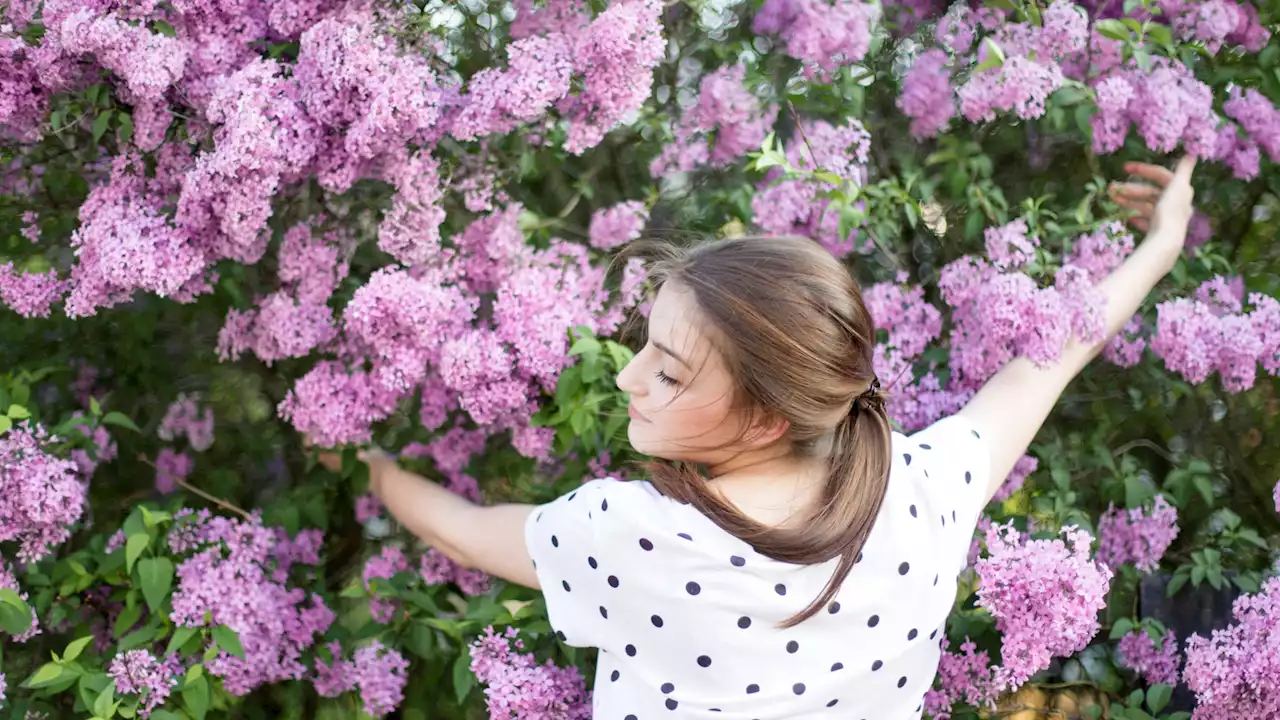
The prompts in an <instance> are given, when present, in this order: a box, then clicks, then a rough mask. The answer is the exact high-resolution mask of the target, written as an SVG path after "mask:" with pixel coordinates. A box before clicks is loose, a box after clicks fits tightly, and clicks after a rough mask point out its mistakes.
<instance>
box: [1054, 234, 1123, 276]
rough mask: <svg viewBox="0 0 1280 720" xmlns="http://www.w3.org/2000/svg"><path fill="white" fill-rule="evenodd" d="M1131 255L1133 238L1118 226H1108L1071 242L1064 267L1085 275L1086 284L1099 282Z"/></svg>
mask: <svg viewBox="0 0 1280 720" xmlns="http://www.w3.org/2000/svg"><path fill="white" fill-rule="evenodd" d="M1132 252H1133V235H1131V234H1129V233H1128V232H1126V231H1125V229H1124V226H1123V225H1121V224H1120V223H1118V222H1114V221H1113V222H1109V223H1107V224H1105V225H1103V226H1101V227H1099V228H1098V229H1097V230H1095V231H1093V232H1091V233H1085V234H1083V235H1081V236H1079V237H1077V238H1076V239H1075V241H1074V242H1072V244H1071V249H1070V250H1069V251H1068V252H1067V255H1066V257H1065V258H1064V264H1066V265H1072V266H1074V267H1078V268H1081V269H1083V270H1085V271H1086V272H1088V274H1089V281H1090V282H1092V283H1095V284H1096V283H1099V282H1102V280H1103V279H1105V278H1106V277H1107V276H1108V275H1110V274H1111V271H1113V270H1115V269H1116V268H1118V267H1120V263H1121V262H1123V261H1124V259H1125V258H1127V257H1129V254H1130V253H1132Z"/></svg>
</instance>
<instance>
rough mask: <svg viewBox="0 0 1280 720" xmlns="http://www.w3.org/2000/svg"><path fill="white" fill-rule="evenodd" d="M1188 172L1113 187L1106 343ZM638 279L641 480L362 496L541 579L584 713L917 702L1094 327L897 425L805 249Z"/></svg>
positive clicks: (1174, 215) (1149, 267)
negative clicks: (588, 653)
mask: <svg viewBox="0 0 1280 720" xmlns="http://www.w3.org/2000/svg"><path fill="white" fill-rule="evenodd" d="M1194 164H1195V163H1194V160H1192V159H1185V158H1184V159H1183V160H1182V161H1181V162H1180V163H1179V164H1178V167H1177V170H1176V171H1175V172H1170V171H1169V170H1166V169H1164V168H1161V167H1157V166H1152V165H1143V164H1131V165H1130V166H1128V168H1127V169H1128V170H1129V171H1130V172H1132V173H1134V174H1136V175H1138V176H1141V177H1143V178H1146V179H1147V180H1150V181H1152V182H1154V183H1155V184H1154V185H1152V184H1145V183H1141V184H1140V183H1124V184H1120V185H1116V186H1113V196H1114V197H1115V198H1116V200H1117V201H1118V202H1119V203H1120V204H1121V205H1122V206H1125V207H1128V208H1130V209H1132V210H1133V211H1135V213H1136V216H1135V219H1134V224H1135V225H1136V226H1137V227H1138V228H1139V229H1141V230H1145V231H1148V232H1147V236H1146V239H1145V240H1144V242H1142V244H1141V245H1140V246H1139V247H1138V248H1137V249H1136V250H1135V251H1134V252H1133V254H1132V255H1131V256H1130V257H1129V258H1128V259H1127V260H1126V261H1125V262H1124V264H1123V265H1121V266H1120V267H1119V268H1118V269H1117V270H1116V271H1115V272H1113V273H1112V274H1111V275H1110V276H1109V277H1108V278H1106V279H1105V280H1104V281H1103V282H1102V283H1101V284H1100V286H1099V290H1100V291H1101V292H1102V293H1104V294H1105V295H1106V297H1107V306H1106V324H1107V329H1108V335H1110V334H1114V333H1115V332H1117V331H1118V330H1119V329H1120V328H1121V326H1123V325H1124V323H1125V322H1126V321H1127V320H1128V319H1129V318H1130V317H1131V316H1132V315H1133V314H1134V312H1135V311H1136V310H1137V309H1138V306H1139V304H1140V303H1141V301H1142V300H1143V298H1144V297H1145V296H1146V295H1147V293H1148V291H1149V290H1150V289H1151V288H1152V287H1153V286H1154V285H1155V283H1156V282H1157V281H1158V280H1159V279H1160V278H1161V277H1162V276H1164V275H1165V274H1166V273H1167V272H1168V271H1169V270H1170V269H1172V267H1173V265H1174V262H1175V261H1176V260H1177V258H1178V255H1179V253H1181V252H1182V248H1183V243H1184V241H1185V238H1186V231H1187V225H1188V222H1189V221H1190V218H1191V213H1192V208H1191V197H1192V190H1191V185H1190V179H1191V173H1192V169H1193V167H1194ZM651 278H653V280H654V281H655V284H656V285H658V287H659V288H660V289H659V291H658V293H657V296H656V298H655V300H654V304H653V307H652V310H651V312H650V315H649V318H648V340H647V343H646V344H645V346H644V348H643V349H642V350H640V352H639V353H638V354H637V355H636V357H635V359H634V360H633V361H632V362H631V363H630V364H629V365H628V366H627V367H626V368H625V369H624V370H623V371H622V373H621V374H620V375H619V376H618V387H619V388H621V389H622V390H623V391H625V392H627V393H629V394H630V398H631V404H630V416H631V422H630V425H629V427H628V435H629V437H630V440H631V443H632V445H633V446H634V447H635V449H636V450H637V451H639V452H642V453H645V454H647V455H650V456H652V457H654V458H658V459H660V460H661V461H665V462H655V464H654V466H653V468H652V479H651V481H649V482H639V481H636V482H620V481H617V480H613V479H600V480H595V481H592V482H589V483H586V484H584V485H583V486H582V487H581V488H579V489H578V490H577V491H575V492H573V493H570V494H568V495H566V496H564V497H562V498H559V499H557V500H555V501H553V502H551V503H548V504H546V505H543V506H540V507H535V506H530V505H499V506H494V507H481V506H477V505H474V504H472V503H471V502H469V501H468V500H466V499H464V498H462V497H460V496H458V495H456V494H454V493H452V492H450V491H448V490H445V489H443V488H441V487H439V486H437V485H435V484H433V483H431V482H429V481H427V480H424V479H423V478H421V477H418V476H416V475H413V474H411V473H408V472H406V471H404V470H401V469H400V468H398V467H397V466H396V464H395V462H394V460H393V459H391V458H389V457H387V456H385V455H381V454H378V453H365V454H363V455H362V457H363V458H364V459H365V460H366V461H367V462H368V463H369V466H370V478H371V481H372V486H373V491H374V492H375V493H376V494H377V495H378V496H379V497H380V498H381V499H382V501H383V503H384V504H385V505H386V506H387V507H388V508H389V509H390V511H391V512H392V513H393V514H394V515H395V516H396V518H397V519H399V520H400V522H401V523H403V524H404V525H405V527H407V528H408V529H409V530H411V531H412V532H414V533H415V534H416V535H418V536H419V537H421V538H422V539H423V540H425V541H426V542H427V543H429V544H430V545H431V546H433V547H435V548H438V549H439V550H441V551H443V552H444V553H445V554H447V555H448V556H449V557H451V558H452V559H454V560H455V561H457V562H459V563H461V564H462V565H464V566H467V567H472V568H479V569H482V570H484V571H486V572H488V573H491V574H493V575H497V576H499V577H502V578H505V579H507V580H509V581H511V582H515V583H519V584H521V585H526V586H528V587H532V588H541V589H542V590H543V591H544V593H545V595H546V603H547V610H548V613H549V615H550V620H551V624H552V625H553V627H554V628H555V629H556V631H557V634H558V635H559V637H560V638H561V639H562V640H563V641H564V642H566V643H567V644H569V645H573V646H579V647H588V646H590V647H597V648H599V649H600V657H599V670H598V674H597V676H596V683H595V695H594V710H593V712H594V716H595V717H596V718H607V719H609V720H649V719H650V718H660V717H671V718H710V717H717V718H747V719H751V718H867V719H880V718H915V717H919V715H920V711H921V699H922V697H923V695H924V693H925V692H926V691H927V690H928V689H929V687H930V685H931V683H932V682H933V679H934V675H935V672H936V669H937V666H938V660H939V656H940V650H939V643H940V641H941V638H942V636H943V631H944V624H945V621H946V618H947V615H948V613H949V611H950V609H951V607H952V604H953V601H954V598H955V592H956V576H957V574H958V573H959V572H960V571H961V570H962V569H963V568H964V566H965V560H966V555H967V552H968V549H969V544H970V540H971V537H972V534H973V530H974V527H975V525H976V523H977V520H978V517H979V514H980V513H981V511H982V509H983V507H984V506H985V505H986V504H987V502H988V500H989V499H990V498H991V496H992V494H993V493H994V492H995V491H996V490H997V489H998V488H999V487H1000V485H1001V483H1002V482H1003V480H1004V478H1005V477H1006V476H1007V475H1008V474H1009V472H1010V470H1011V469H1012V468H1013V466H1014V463H1015V462H1016V461H1017V460H1018V458H1020V457H1021V456H1022V455H1023V453H1024V452H1025V451H1026V449H1027V446H1028V445H1029V444H1030V442H1031V440H1032V438H1033V436H1034V435H1035V434H1036V431H1037V430H1038V429H1039V427H1040V426H1041V424H1042V423H1043V422H1044V420H1045V417H1046V416H1047V415H1048V413H1049V411H1050V409H1051V408H1052V407H1053V405H1054V403H1055V402H1056V401H1057V399H1058V397H1059V395H1060V394H1061V393H1062V391H1063V389H1064V388H1065V387H1066V385H1067V383H1068V382H1070V381H1071V379H1072V378H1073V377H1075V375H1076V374H1077V373H1078V372H1079V371H1080V370H1081V369H1082V368H1083V367H1084V366H1085V364H1087V363H1088V362H1089V361H1090V360H1091V359H1092V358H1093V357H1094V355H1096V354H1097V353H1098V352H1099V350H1100V349H1101V348H1102V346H1103V344H1104V343H1103V342H1096V343H1083V342H1079V341H1073V342H1072V343H1070V344H1069V345H1068V346H1067V348H1066V349H1065V350H1064V352H1063V354H1062V357H1061V360H1060V361H1059V362H1058V364H1056V365H1054V366H1052V367H1047V368H1039V367H1036V366H1035V365H1033V364H1032V363H1031V362H1030V361H1028V360H1026V359H1018V360H1015V361H1013V362H1011V363H1009V364H1008V365H1007V366H1006V367H1004V368H1003V369H1002V370H1001V371H1000V372H998V373H997V374H996V375H995V376H994V377H992V378H991V380H990V381H989V382H988V383H987V384H986V385H985V386H984V387H983V388H982V389H981V391H979V392H978V393H977V394H976V395H975V396H974V398H973V399H972V400H971V401H970V402H969V403H968V404H967V405H966V406H965V407H964V408H963V409H962V410H961V411H960V412H959V413H957V414H956V415H954V416H952V417H948V418H945V419H943V420H940V421H939V422H937V423H935V424H934V425H932V426H930V427H928V428H926V429H925V430H922V431H920V432H918V433H916V434H914V435H912V436H910V437H905V436H902V435H900V434H897V433H894V432H892V431H891V429H890V424H889V419H888V417H887V416H886V414H885V409H884V402H883V396H882V394H881V393H882V391H881V387H880V381H879V380H878V379H877V378H876V377H875V374H874V372H873V369H872V348H873V346H874V343H875V326H874V325H873V323H872V318H871V317H870V315H869V314H868V312H867V309H866V307H865V306H864V305H863V302H862V299H861V295H860V293H859V291H858V288H857V286H856V284H855V282H854V281H853V280H852V279H851V278H850V276H849V274H848V272H847V271H846V270H845V269H844V268H843V267H842V266H841V265H840V264H839V262H837V261H836V260H835V259H834V258H832V257H831V256H830V255H829V254H828V253H826V251H824V250H822V249H821V248H820V247H819V246H818V245H816V244H814V243H810V242H807V241H802V240H796V239H772V240H771V239H738V240H724V241H719V242H713V243H709V244H706V245H703V246H699V247H697V248H695V249H693V250H691V251H687V252H684V251H677V250H674V249H670V248H668V249H667V250H666V252H665V255H664V256H663V257H662V258H660V259H659V260H658V262H656V263H655V264H654V265H653V266H652V268H651ZM328 460H329V462H332V461H333V458H332V457H330V458H329V459H328ZM694 466H701V467H703V468H705V469H706V474H705V476H704V475H700V474H698V473H696V472H694V471H693V470H692V469H691V468H692V467H694Z"/></svg>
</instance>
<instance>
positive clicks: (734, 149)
mask: <svg viewBox="0 0 1280 720" xmlns="http://www.w3.org/2000/svg"><path fill="white" fill-rule="evenodd" d="M745 80H746V67H745V66H744V65H741V64H739V65H732V66H727V67H723V68H720V69H719V70H716V71H715V72H712V73H708V74H707V75H706V76H704V77H703V78H702V82H701V84H700V85H699V87H698V99H697V102H696V103H695V104H694V106H693V107H692V108H690V109H689V110H687V111H686V112H685V113H684V115H683V116H682V117H681V118H680V120H679V122H677V123H676V124H675V126H674V127H673V128H672V133H673V134H674V135H675V141H674V142H672V143H671V144H669V145H667V146H666V147H665V148H663V150H662V154H661V155H659V156H658V157H656V158H654V160H653V163H652V164H651V165H650V166H649V172H650V174H652V175H653V176H654V177H655V178H658V177H662V176H664V175H666V174H667V173H671V172H687V171H690V170H696V169H698V168H700V167H703V166H711V167H723V166H725V165H728V164H729V163H731V162H733V161H735V160H737V159H738V158H739V157H742V156H743V155H745V154H746V153H747V152H748V151H751V150H755V149H756V148H759V147H760V145H761V143H763V142H764V139H765V137H766V136H767V135H768V134H769V130H770V129H771V128H772V127H773V124H774V121H775V120H776V119H777V114H778V111H777V108H772V107H770V108H765V107H764V106H763V105H762V104H761V103H760V101H759V100H758V99H757V98H756V97H755V96H754V95H752V94H751V93H750V92H749V91H748V90H747V89H746V88H745V87H744V86H743V84H744V82H745ZM593 244H594V243H593Z"/></svg>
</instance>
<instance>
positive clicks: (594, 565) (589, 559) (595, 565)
mask: <svg viewBox="0 0 1280 720" xmlns="http://www.w3.org/2000/svg"><path fill="white" fill-rule="evenodd" d="M587 564H588V565H590V566H591V569H592V570H595V569H596V568H598V567H600V563H598V562H596V559H595V558H593V557H590V556H588V557H587Z"/></svg>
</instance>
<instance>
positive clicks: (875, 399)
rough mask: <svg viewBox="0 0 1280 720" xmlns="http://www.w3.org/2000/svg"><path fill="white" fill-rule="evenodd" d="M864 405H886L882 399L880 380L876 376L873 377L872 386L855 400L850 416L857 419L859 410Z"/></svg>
mask: <svg viewBox="0 0 1280 720" xmlns="http://www.w3.org/2000/svg"><path fill="white" fill-rule="evenodd" d="M863 403H876V404H884V401H883V400H881V399H880V378H878V377H876V376H875V375H872V376H871V386H870V387H868V388H867V389H866V390H864V391H863V392H862V394H861V395H859V396H858V397H856V398H854V399H853V406H852V407H851V408H849V414H850V415H852V416H854V417H857V415H858V410H859V409H861V408H862V405H863Z"/></svg>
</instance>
